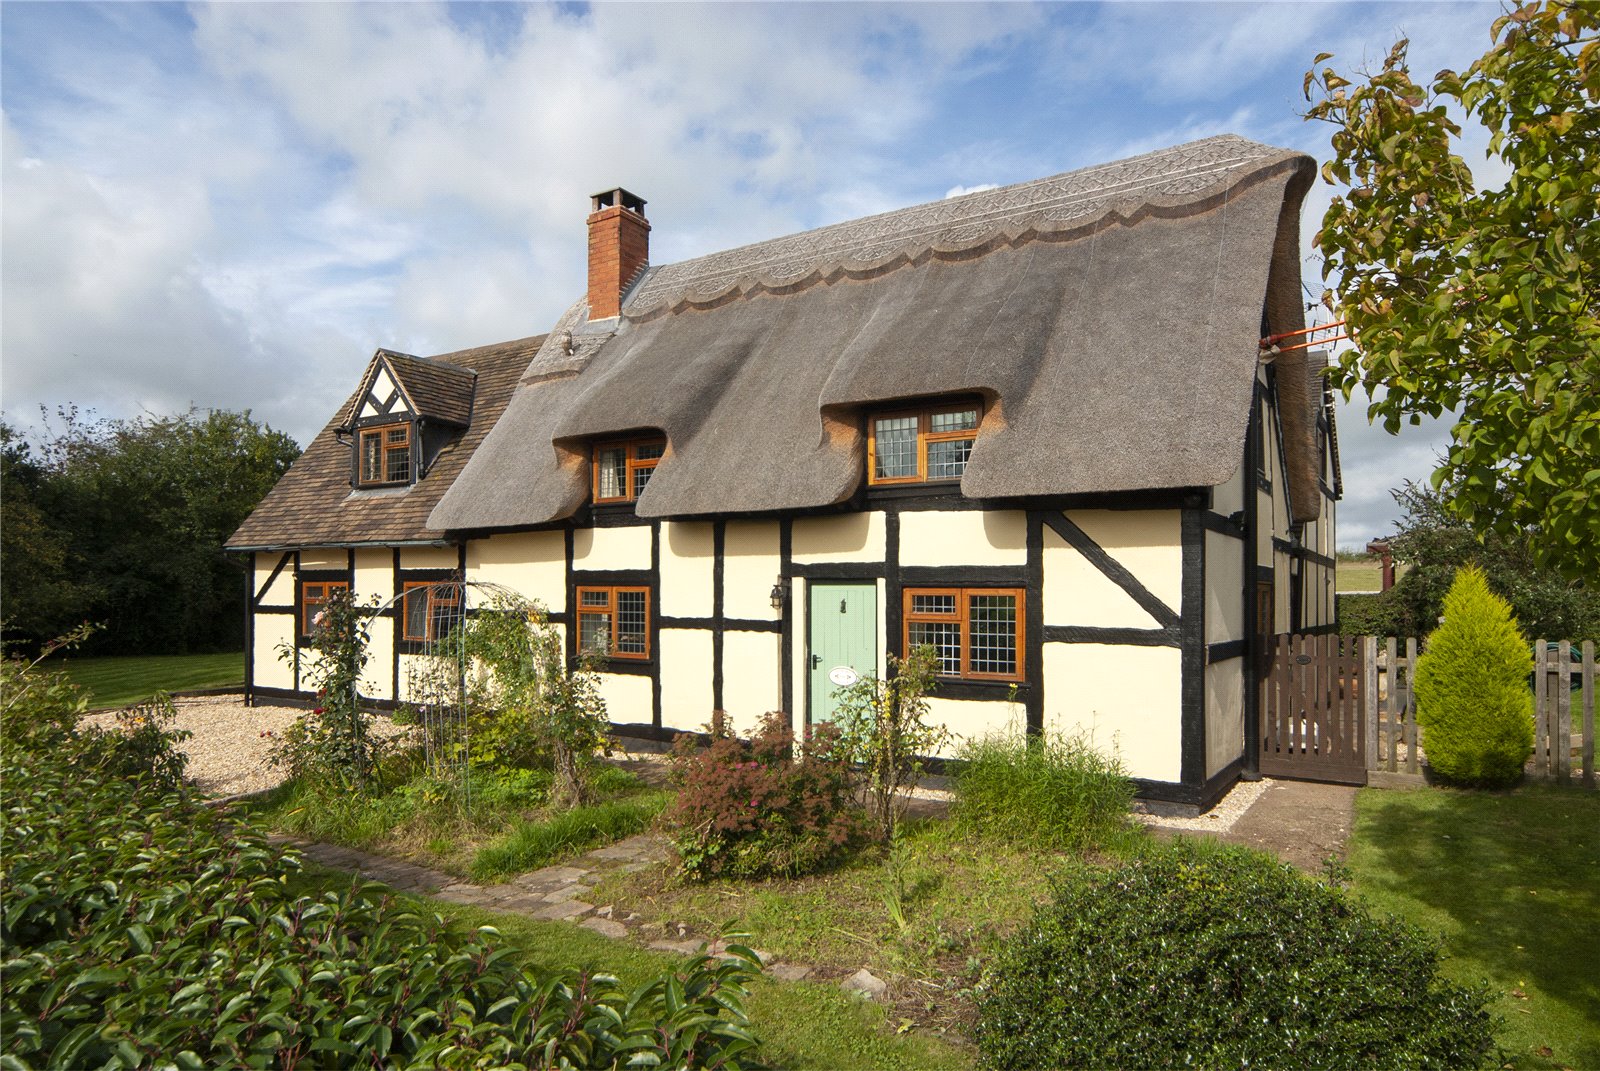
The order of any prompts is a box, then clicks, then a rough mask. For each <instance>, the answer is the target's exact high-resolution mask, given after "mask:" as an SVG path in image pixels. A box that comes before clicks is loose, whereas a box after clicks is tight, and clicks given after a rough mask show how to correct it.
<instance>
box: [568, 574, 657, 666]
mask: <svg viewBox="0 0 1600 1071" xmlns="http://www.w3.org/2000/svg"><path fill="white" fill-rule="evenodd" d="M592 591H603V592H605V594H606V604H605V605H604V606H585V605H584V604H583V595H584V592H592ZM622 592H638V593H640V594H642V595H643V596H644V650H643V651H642V652H640V651H623V650H620V649H619V648H618V644H617V634H618V629H619V627H620V624H621V622H620V621H619V619H618V615H617V596H618V595H619V594H620V593H622ZM572 609H573V631H572V645H573V647H574V648H576V650H577V652H578V654H579V655H583V654H585V653H587V649H586V648H585V647H584V646H583V619H584V617H585V616H594V615H599V614H605V615H608V616H609V617H610V618H611V643H610V646H609V647H608V648H607V650H606V651H605V652H604V654H603V657H605V658H624V659H627V660H629V661H632V662H648V661H650V658H651V655H652V654H653V653H654V652H653V651H652V649H651V645H650V612H651V611H650V589H649V588H648V587H644V586H642V585H639V584H581V585H579V586H578V589H577V591H576V592H574V593H573V607H572Z"/></svg>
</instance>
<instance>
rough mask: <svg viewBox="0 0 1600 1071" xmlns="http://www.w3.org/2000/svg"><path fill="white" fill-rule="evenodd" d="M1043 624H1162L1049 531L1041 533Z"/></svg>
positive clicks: (1152, 626)
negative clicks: (1042, 552)
mask: <svg viewBox="0 0 1600 1071" xmlns="http://www.w3.org/2000/svg"><path fill="white" fill-rule="evenodd" d="M1044 623H1045V624H1047V625H1094V626H1097V627H1102V628H1159V627H1160V624H1161V623H1160V622H1159V621H1157V620H1156V619H1155V618H1153V617H1151V616H1150V615H1149V614H1148V613H1147V612H1146V611H1145V609H1144V607H1142V606H1140V605H1139V604H1138V603H1136V602H1134V601H1133V598H1132V597H1131V596H1130V595H1129V594H1128V593H1127V592H1126V591H1123V590H1122V589H1121V588H1120V587H1118V586H1117V585H1116V584H1115V583H1114V582H1113V581H1111V580H1110V579H1109V578H1107V577H1106V575H1105V574H1104V573H1102V572H1101V571H1100V570H1099V569H1096V568H1095V567H1094V566H1093V565H1092V564H1091V563H1090V562H1089V560H1088V559H1087V558H1085V557H1084V556H1083V555H1082V554H1079V553H1078V552H1077V550H1075V549H1073V548H1072V547H1069V546H1068V545H1067V542H1066V540H1064V539H1062V538H1061V537H1060V536H1058V535H1056V533H1055V531H1054V530H1053V529H1050V528H1046V529H1045V530H1044Z"/></svg>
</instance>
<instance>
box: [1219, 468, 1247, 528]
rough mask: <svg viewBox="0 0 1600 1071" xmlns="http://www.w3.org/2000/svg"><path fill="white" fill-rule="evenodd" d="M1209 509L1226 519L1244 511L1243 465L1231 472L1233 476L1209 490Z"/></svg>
mask: <svg viewBox="0 0 1600 1071" xmlns="http://www.w3.org/2000/svg"><path fill="white" fill-rule="evenodd" d="M1211 509H1212V510H1213V511H1214V512H1216V513H1220V514H1222V515H1223V516H1224V517H1226V516H1227V515H1228V514H1230V513H1235V512H1237V511H1239V510H1242V509H1244V464H1243V458H1242V457H1241V458H1240V465H1239V467H1238V468H1236V469H1234V470H1233V475H1232V476H1229V477H1228V478H1227V479H1226V480H1224V481H1222V482H1221V483H1219V484H1217V485H1216V486H1215V487H1213V488H1212V489H1211Z"/></svg>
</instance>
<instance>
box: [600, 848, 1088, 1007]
mask: <svg viewBox="0 0 1600 1071" xmlns="http://www.w3.org/2000/svg"><path fill="white" fill-rule="evenodd" d="M900 843H901V847H900V849H899V851H898V852H897V853H896V854H895V855H893V856H890V855H887V854H885V853H884V852H882V851H880V850H875V849H871V848H869V849H866V850H865V851H863V852H862V854H861V855H860V856H859V857H857V858H856V859H855V860H854V861H853V862H850V863H847V864H845V865H844V866H841V867H840V868H838V869H837V870H833V871H830V872H827V873H823V874H817V875H812V876H809V877H803V878H795V879H780V878H772V879H767V880H750V879H723V880H713V881H707V882H703V883H690V882H686V881H683V880H681V879H679V878H677V877H676V876H675V875H674V873H673V867H672V864H671V863H665V864H660V865H658V866H656V867H653V868H651V869H648V870H644V871H640V872H637V873H633V874H627V875H614V876H611V877H608V878H607V879H606V880H605V881H603V882H602V883H601V885H600V886H599V887H598V888H597V889H596V891H595V896H596V897H599V899H598V900H596V902H597V903H615V904H616V906H617V910H618V911H619V912H628V911H634V912H638V913H639V914H640V915H643V916H644V917H645V918H646V919H651V920H655V921H659V922H680V923H683V924H684V925H686V926H687V927H688V928H689V931H690V932H691V933H692V934H695V935H697V936H699V937H701V938H704V937H706V936H709V935H715V934H716V933H717V932H718V931H719V930H720V929H721V928H722V927H723V926H724V925H727V926H731V927H732V928H734V929H736V930H739V931H742V932H745V933H749V934H750V935H751V942H752V943H753V944H754V946H755V947H757V948H760V949H763V950H765V951H769V952H771V953H772V954H774V955H775V956H777V957H778V958H779V959H780V960H788V961H793V962H801V963H808V964H813V965H816V966H819V967H822V968H824V969H826V970H830V971H831V972H832V973H833V974H836V975H839V974H848V973H853V972H854V971H856V970H858V969H859V968H861V967H867V968H868V969H870V970H871V971H873V972H874V973H875V974H877V975H879V976H880V977H884V978H886V979H887V980H891V981H894V982H896V984H895V986H894V992H893V997H894V1000H895V1007H896V1011H895V1016H896V1018H897V1020H899V1021H904V1022H906V1023H914V1024H916V1025H918V1026H924V1027H932V1028H935V1029H939V1030H943V1031H945V1032H947V1033H949V1032H955V1031H961V1030H964V1029H965V1026H966V1023H965V1022H964V1019H965V1017H966V1015H967V1014H968V1011H969V1008H970V1005H969V1002H968V999H967V997H966V996H965V994H964V993H963V992H962V990H964V989H966V988H967V987H968V986H970V985H971V983H972V982H973V981H975V980H976V968H977V966H978V964H979V962H980V961H981V960H982V959H983V958H984V957H986V956H987V954H988V951H989V948H990V946H991V944H992V942H993V940H994V939H995V938H996V937H997V936H998V935H1001V934H1005V933H1009V932H1011V931H1012V930H1014V929H1015V928H1016V927H1017V926H1019V925H1020V924H1021V923H1022V922H1023V921H1025V920H1026V919H1027V918H1028V917H1029V915H1030V914H1031V913H1032V910H1033V905H1034V904H1035V903H1036V902H1037V901H1039V900H1042V899H1044V898H1045V896H1046V895H1047V893H1048V890H1049V877H1050V874H1051V873H1052V871H1057V870H1065V869H1067V868H1068V867H1069V866H1070V865H1072V864H1071V863H1070V862H1069V859H1068V857H1067V856H1065V855H1053V854H1052V853H1049V852H1042V851H1039V850H1037V849H1033V848H1019V847H1012V846H1008V845H1004V844H999V843H996V842H993V841H988V840H980V839H978V838H973V837H963V836H961V835H960V834H958V833H957V832H956V831H955V830H954V829H953V828H952V823H951V822H949V821H948V820H943V819H921V820H913V821H910V822H908V823H905V824H904V825H903V826H902V827H901V834H900Z"/></svg>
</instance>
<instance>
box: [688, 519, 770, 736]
mask: <svg viewBox="0 0 1600 1071" xmlns="http://www.w3.org/2000/svg"><path fill="white" fill-rule="evenodd" d="M715 565H716V540H715V537H714V535H713V533H712V524H711V522H710V521H663V522H662V524H661V610H660V613H661V615H662V616H663V617H710V616H711V611H712V605H713V604H712V595H713V592H712V588H713V587H715ZM773 575H777V574H773ZM768 590H770V584H769V588H768ZM663 701H665V700H663ZM662 716H663V717H665V710H663V715H662Z"/></svg>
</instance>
